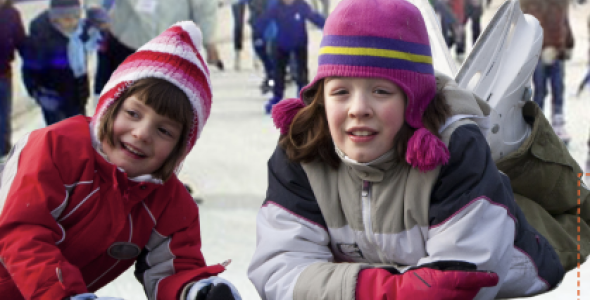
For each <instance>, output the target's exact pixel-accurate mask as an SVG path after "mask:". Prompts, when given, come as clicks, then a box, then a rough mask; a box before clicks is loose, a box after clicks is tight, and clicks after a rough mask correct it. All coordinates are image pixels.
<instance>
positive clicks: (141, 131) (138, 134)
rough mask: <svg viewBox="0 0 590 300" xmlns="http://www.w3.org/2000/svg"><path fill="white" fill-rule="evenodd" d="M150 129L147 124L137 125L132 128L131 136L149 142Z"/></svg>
mask: <svg viewBox="0 0 590 300" xmlns="http://www.w3.org/2000/svg"><path fill="white" fill-rule="evenodd" d="M150 131H151V129H150V128H149V127H148V126H137V127H135V129H134V130H133V136H134V137H135V138H137V139H139V140H142V141H144V142H149V141H150V139H151V138H150V137H151V132H150Z"/></svg>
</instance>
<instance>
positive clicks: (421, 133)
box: [406, 128, 450, 172]
mask: <svg viewBox="0 0 590 300" xmlns="http://www.w3.org/2000/svg"><path fill="white" fill-rule="evenodd" d="M449 157H450V154H449V149H448V148H447V146H446V145H445V144H444V143H443V141H441V140H440V139H439V138H438V137H436V136H435V135H434V134H432V132H430V131H428V129H426V128H420V129H418V130H416V132H414V135H412V137H411V138H410V140H409V141H408V149H407V150H406V161H407V162H408V163H409V164H410V165H412V167H414V168H418V169H419V170H420V171H422V172H428V171H431V170H434V169H435V168H436V167H437V166H439V165H445V164H446V163H447V162H448V161H449Z"/></svg>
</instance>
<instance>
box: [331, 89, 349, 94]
mask: <svg viewBox="0 0 590 300" xmlns="http://www.w3.org/2000/svg"><path fill="white" fill-rule="evenodd" d="M346 94H348V91H347V90H336V91H334V92H332V95H346Z"/></svg>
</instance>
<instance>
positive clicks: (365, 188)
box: [361, 180, 371, 197]
mask: <svg viewBox="0 0 590 300" xmlns="http://www.w3.org/2000/svg"><path fill="white" fill-rule="evenodd" d="M370 189H371V183H370V182H369V181H366V180H363V191H362V193H361V196H363V197H368V196H369V190H370Z"/></svg>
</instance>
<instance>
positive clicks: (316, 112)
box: [279, 79, 451, 168]
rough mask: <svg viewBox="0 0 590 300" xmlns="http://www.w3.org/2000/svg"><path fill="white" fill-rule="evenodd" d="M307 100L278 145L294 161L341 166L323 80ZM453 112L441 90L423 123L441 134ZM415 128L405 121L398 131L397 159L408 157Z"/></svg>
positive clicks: (435, 132) (395, 140)
mask: <svg viewBox="0 0 590 300" xmlns="http://www.w3.org/2000/svg"><path fill="white" fill-rule="evenodd" d="M304 98H305V99H304V100H306V102H308V101H311V103H309V104H308V105H307V106H305V107H304V108H302V109H301V110H300V111H299V112H298V113H297V114H296V115H295V117H294V118H293V122H292V123H291V126H290V128H289V132H288V133H287V134H284V135H281V137H280V138H279V145H280V146H281V147H282V148H283V149H284V150H285V152H286V154H287V157H288V158H289V160H291V161H293V162H298V163H301V162H311V161H313V160H315V159H319V160H321V161H323V162H324V163H326V164H328V165H330V166H332V167H334V168H338V166H339V165H340V158H339V157H338V154H336V151H335V148H334V147H335V146H334V141H333V140H332V136H331V135H330V128H329V126H328V119H327V117H326V111H325V102H324V101H325V100H324V80H323V79H322V80H320V81H318V82H317V83H316V84H315V85H314V87H313V88H311V89H309V90H308V92H306V94H305V95H304ZM450 116H451V109H450V107H449V105H448V104H447V100H446V99H445V97H444V96H443V95H442V93H440V92H437V93H436V95H435V97H434V98H433V99H432V101H431V102H430V103H429V104H428V106H427V107H426V110H425V112H424V115H423V116H422V123H423V124H424V127H425V128H426V129H428V130H429V131H430V132H432V133H433V134H434V135H436V136H437V137H438V138H440V134H439V133H438V130H439V128H440V127H441V126H442V125H443V124H444V123H445V121H446V120H447V119H448V118H449V117H450ZM415 131H416V129H414V128H412V127H410V125H408V123H406V122H404V124H403V125H402V128H400V130H399V132H398V133H397V134H396V135H395V138H394V140H393V147H394V148H395V152H396V154H397V157H396V159H397V161H398V162H404V163H405V161H406V159H405V157H406V149H407V148H408V141H409V140H410V138H411V137H412V135H413V134H414V132H415Z"/></svg>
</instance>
